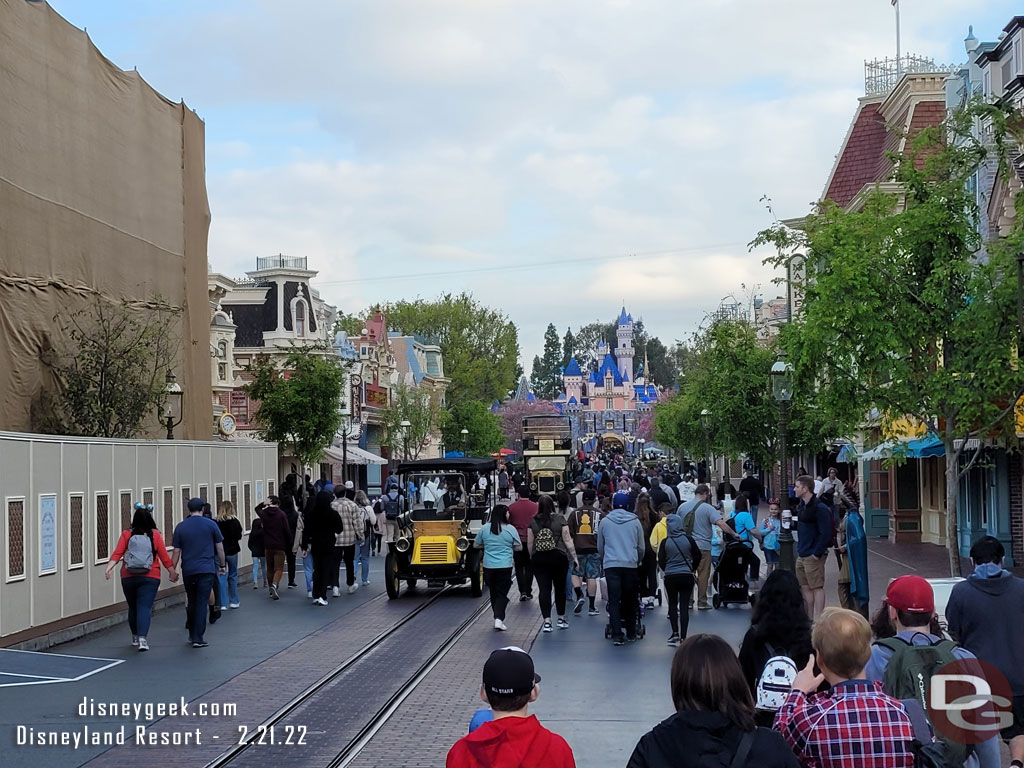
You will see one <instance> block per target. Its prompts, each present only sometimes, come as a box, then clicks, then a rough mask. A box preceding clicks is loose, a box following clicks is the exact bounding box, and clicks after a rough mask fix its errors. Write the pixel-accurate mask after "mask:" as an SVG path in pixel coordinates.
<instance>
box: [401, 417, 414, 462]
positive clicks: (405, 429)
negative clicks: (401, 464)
mask: <svg viewBox="0 0 1024 768" xmlns="http://www.w3.org/2000/svg"><path fill="white" fill-rule="evenodd" d="M398 426H400V427H401V428H402V437H403V438H404V440H405V452H404V453H403V458H404V459H405V460H406V461H408V460H409V427H411V426H412V422H410V421H409V420H408V419H402V423H401V424H399V425H398Z"/></svg>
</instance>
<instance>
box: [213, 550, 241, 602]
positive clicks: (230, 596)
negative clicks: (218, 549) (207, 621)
mask: <svg viewBox="0 0 1024 768" xmlns="http://www.w3.org/2000/svg"><path fill="white" fill-rule="evenodd" d="M224 559H225V560H227V561H228V572H227V573H220V574H217V584H218V590H217V594H218V596H219V597H220V602H219V603H218V605H220V606H221V607H222V608H223V607H224V606H226V605H227V604H228V603H231V604H233V605H238V602H239V600H238V555H228V556H227V557H226V558H224Z"/></svg>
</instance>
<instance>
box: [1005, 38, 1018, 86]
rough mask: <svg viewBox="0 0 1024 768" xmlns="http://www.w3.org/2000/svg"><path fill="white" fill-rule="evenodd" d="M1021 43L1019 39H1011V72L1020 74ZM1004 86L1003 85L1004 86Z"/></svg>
mask: <svg viewBox="0 0 1024 768" xmlns="http://www.w3.org/2000/svg"><path fill="white" fill-rule="evenodd" d="M1021 64H1022V61H1021V44H1020V39H1019V38H1018V39H1017V40H1014V41H1013V74H1014V75H1019V74H1021ZM1004 87H1005V86H1004Z"/></svg>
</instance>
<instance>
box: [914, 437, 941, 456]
mask: <svg viewBox="0 0 1024 768" xmlns="http://www.w3.org/2000/svg"><path fill="white" fill-rule="evenodd" d="M945 455H946V447H945V446H944V445H943V444H942V441H941V440H939V438H938V436H937V435H926V436H924V437H919V438H918V439H917V440H911V441H910V442H909V443H907V456H910V457H911V458H913V459H926V458H928V457H929V456H945Z"/></svg>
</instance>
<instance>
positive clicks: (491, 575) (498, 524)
mask: <svg viewBox="0 0 1024 768" xmlns="http://www.w3.org/2000/svg"><path fill="white" fill-rule="evenodd" d="M473 547H474V548H475V549H482V550H483V551H484V554H483V568H484V583H485V584H487V590H488V592H490V595H491V613H493V614H494V628H495V629H496V630H498V631H499V632H504V631H505V630H506V629H508V627H506V626H505V609H506V608H507V607H508V591H509V590H510V589H511V588H512V567H513V563H514V558H513V554H514V553H515V552H517V551H518V550H520V549H522V548H523V542H522V540H521V539H520V538H519V531H517V530H516V527H515V526H514V525H511V524H510V523H509V522H508V507H507V506H506V505H504V504H498V505H497V506H495V507H494V509H492V510H491V522H490V525H485V526H484V527H483V528H481V529H480V532H479V533H478V534H477V535H476V538H475V539H474V540H473Z"/></svg>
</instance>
